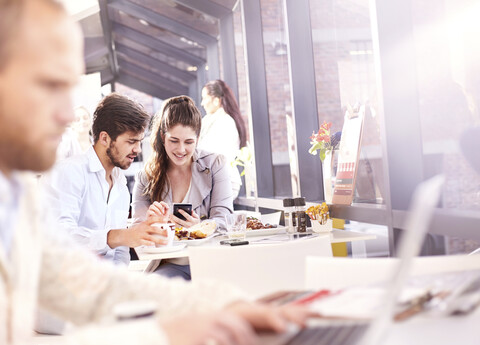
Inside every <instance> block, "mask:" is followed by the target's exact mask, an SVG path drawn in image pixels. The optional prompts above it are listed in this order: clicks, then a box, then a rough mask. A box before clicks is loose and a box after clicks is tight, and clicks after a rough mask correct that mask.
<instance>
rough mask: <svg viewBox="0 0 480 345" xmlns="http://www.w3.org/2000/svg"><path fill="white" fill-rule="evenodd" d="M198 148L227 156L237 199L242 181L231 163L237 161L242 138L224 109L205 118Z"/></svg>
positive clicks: (234, 194) (234, 195)
mask: <svg viewBox="0 0 480 345" xmlns="http://www.w3.org/2000/svg"><path fill="white" fill-rule="evenodd" d="M198 148H200V149H202V150H204V151H209V152H214V153H220V154H222V155H224V156H225V158H226V159H227V166H228V168H229V170H230V180H231V182H232V191H233V198H234V199H235V198H236V197H237V195H238V192H239V190H240V186H241V185H242V180H241V178H240V173H239V172H238V169H237V167H232V165H231V163H232V162H233V161H234V160H235V157H236V156H237V153H238V150H239V149H240V136H239V135H238V130H237V126H236V125H235V121H234V120H233V118H232V117H231V116H230V115H228V114H227V113H226V112H225V110H224V109H223V108H221V107H220V108H219V109H218V110H217V111H216V112H215V113H213V114H207V115H206V116H204V117H203V119H202V130H201V132H200V138H199V140H198Z"/></svg>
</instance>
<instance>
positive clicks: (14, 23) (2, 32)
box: [0, 0, 67, 69]
mask: <svg viewBox="0 0 480 345" xmlns="http://www.w3.org/2000/svg"><path fill="white" fill-rule="evenodd" d="M29 2H36V3H40V4H44V5H47V6H49V7H50V8H52V9H55V10H58V11H59V12H62V13H65V14H66V13H67V12H66V10H65V8H64V6H63V4H62V3H61V2H60V1H57V0H0V69H2V68H3V66H5V64H6V62H7V61H8V58H9V53H10V48H11V46H12V44H13V42H15V38H16V35H17V34H18V30H19V28H20V25H19V22H20V20H21V19H22V12H23V10H24V8H25V6H26V5H27V4H28V3H29Z"/></svg>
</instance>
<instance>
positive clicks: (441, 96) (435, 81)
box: [412, 0, 480, 253]
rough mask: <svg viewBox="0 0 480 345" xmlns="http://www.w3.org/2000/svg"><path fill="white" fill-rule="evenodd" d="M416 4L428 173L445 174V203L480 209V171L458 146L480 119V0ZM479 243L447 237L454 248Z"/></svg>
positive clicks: (465, 248) (453, 250)
mask: <svg viewBox="0 0 480 345" xmlns="http://www.w3.org/2000/svg"><path fill="white" fill-rule="evenodd" d="M412 9H413V16H412V20H413V34H414V42H415V48H416V56H417V65H416V66H415V67H416V70H417V75H418V92H419V111H420V120H421V128H422V142H423V157H424V169H425V174H426V175H427V176H429V175H430V176H431V175H434V174H438V173H444V174H445V176H446V183H445V188H444V193H443V197H442V204H441V207H443V208H445V209H462V210H480V175H479V174H478V173H477V172H475V171H474V170H473V168H472V167H471V165H470V164H469V162H468V161H467V160H466V159H465V157H464V156H463V154H462V152H461V149H460V146H459V140H460V139H461V138H462V136H463V135H464V132H465V130H466V129H468V128H471V127H472V126H474V125H478V124H479V122H480V121H479V120H480V119H479V112H478V111H479V100H480V74H479V70H480V47H479V45H478V37H479V35H480V22H479V21H478V18H479V16H480V3H479V2H478V1H475V0H462V1H453V0H442V1H433V0H427V1H422V2H417V1H412ZM479 246H480V244H479V243H477V242H474V241H465V240H459V239H455V238H450V239H448V240H447V251H448V252H449V253H464V252H470V251H472V250H474V249H476V248H477V247H479Z"/></svg>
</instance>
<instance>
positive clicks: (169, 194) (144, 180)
mask: <svg viewBox="0 0 480 345" xmlns="http://www.w3.org/2000/svg"><path fill="white" fill-rule="evenodd" d="M201 123H202V116H201V114H200V111H199V110H198V108H197V107H196V106H195V103H194V102H193V100H192V99H191V98H189V97H187V96H179V97H173V98H170V99H168V100H166V101H165V102H164V106H163V108H162V110H161V112H159V113H157V114H156V115H155V117H154V119H153V123H152V134H151V139H150V140H151V144H152V155H151V157H150V159H149V160H148V162H147V163H146V166H145V169H144V170H143V171H140V172H139V173H138V174H137V176H136V179H135V187H134V191H133V202H132V212H133V218H134V222H140V221H143V220H145V219H147V218H149V217H158V218H159V221H166V220H167V219H169V220H170V221H172V222H174V223H176V224H178V225H180V226H183V227H186V228H189V227H191V226H193V225H195V224H197V223H199V222H200V221H202V220H204V219H213V220H215V222H216V223H217V228H218V229H224V228H225V220H224V219H225V215H227V214H230V213H232V212H233V199H232V188H231V183H230V177H229V171H228V169H227V166H226V165H225V158H224V157H223V156H222V155H218V154H215V153H210V152H206V151H202V150H199V149H197V142H198V137H199V134H200V130H201ZM175 203H182V204H192V213H191V214H188V213H187V212H185V211H184V210H182V209H180V210H179V213H180V214H182V215H183V216H184V217H185V220H182V219H180V218H179V217H176V216H174V215H173V214H171V212H172V210H173V204H175ZM157 272H158V273H160V274H162V275H165V276H168V277H173V276H181V277H183V278H184V279H187V280H189V279H190V268H189V266H188V260H187V259H185V258H183V259H171V260H168V262H163V261H162V263H161V264H160V266H159V268H158V269H157Z"/></svg>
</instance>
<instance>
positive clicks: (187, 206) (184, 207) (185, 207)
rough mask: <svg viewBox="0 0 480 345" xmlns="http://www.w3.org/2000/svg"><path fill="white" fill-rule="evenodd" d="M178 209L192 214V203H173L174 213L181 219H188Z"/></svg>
mask: <svg viewBox="0 0 480 345" xmlns="http://www.w3.org/2000/svg"><path fill="white" fill-rule="evenodd" d="M178 210H184V211H185V212H187V213H188V214H190V215H191V214H192V204H173V215H174V216H175V217H178V218H179V219H181V220H186V219H185V217H184V216H183V214H181V213H180V212H178Z"/></svg>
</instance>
